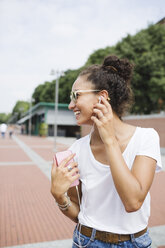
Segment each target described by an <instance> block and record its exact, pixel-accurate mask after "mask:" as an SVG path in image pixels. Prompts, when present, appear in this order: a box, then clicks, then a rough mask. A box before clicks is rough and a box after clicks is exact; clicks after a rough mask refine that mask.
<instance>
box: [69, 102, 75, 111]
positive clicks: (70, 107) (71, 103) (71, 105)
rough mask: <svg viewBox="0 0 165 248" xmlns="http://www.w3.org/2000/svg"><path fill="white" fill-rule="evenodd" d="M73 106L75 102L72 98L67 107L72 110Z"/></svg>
mask: <svg viewBox="0 0 165 248" xmlns="http://www.w3.org/2000/svg"><path fill="white" fill-rule="evenodd" d="M74 107H75V102H74V101H73V100H71V101H70V103H69V106H68V109H70V110H72V109H73V108H74Z"/></svg>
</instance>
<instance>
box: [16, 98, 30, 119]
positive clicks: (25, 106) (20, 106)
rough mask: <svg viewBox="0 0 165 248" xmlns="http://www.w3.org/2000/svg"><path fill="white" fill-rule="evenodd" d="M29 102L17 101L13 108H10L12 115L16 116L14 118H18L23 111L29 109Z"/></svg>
mask: <svg viewBox="0 0 165 248" xmlns="http://www.w3.org/2000/svg"><path fill="white" fill-rule="evenodd" d="M29 106H30V104H29V102H26V101H17V102H16V104H15V106H14V108H13V110H12V115H13V116H16V119H17V120H19V119H20V118H21V116H22V114H23V113H25V112H26V111H28V109H29Z"/></svg>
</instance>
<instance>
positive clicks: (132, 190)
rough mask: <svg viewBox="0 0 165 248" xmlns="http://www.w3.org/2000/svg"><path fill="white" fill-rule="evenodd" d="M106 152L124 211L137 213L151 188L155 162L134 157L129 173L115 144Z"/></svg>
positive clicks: (107, 148) (143, 157)
mask: <svg viewBox="0 0 165 248" xmlns="http://www.w3.org/2000/svg"><path fill="white" fill-rule="evenodd" d="M106 150H107V157H108V160H109V164H110V169H111V173H112V177H113V181H114V184H115V187H116V190H117V192H118V194H119V196H120V198H121V200H122V202H123V204H124V206H125V209H126V211H127V212H133V211H137V210H138V209H139V208H140V207H141V205H142V204H143V202H144V200H145V197H146V195H147V193H148V191H149V189H150V187H151V184H152V181H153V178H154V174H155V167H156V161H155V160H154V159H152V158H150V157H147V156H136V158H135V160H134V164H133V167H132V170H131V171H130V170H129V168H128V167H127V165H126V163H125V161H124V159H123V156H122V154H121V151H120V148H119V145H118V144H117V143H116V142H115V144H114V145H112V144H111V146H106Z"/></svg>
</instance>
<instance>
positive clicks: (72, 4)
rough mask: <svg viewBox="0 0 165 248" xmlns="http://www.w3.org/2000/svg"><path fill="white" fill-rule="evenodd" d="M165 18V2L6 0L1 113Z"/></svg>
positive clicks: (1, 21) (1, 19)
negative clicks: (101, 51) (57, 76)
mask: <svg viewBox="0 0 165 248" xmlns="http://www.w3.org/2000/svg"><path fill="white" fill-rule="evenodd" d="M163 17H165V1H164V0H157V1H155V0H115V1H114V0H0V113H9V112H12V109H13V107H14V105H15V104H16V102H17V101H18V100H23V101H30V99H31V96H32V94H33V92H34V90H35V88H36V87H37V86H38V85H39V84H42V83H44V82H45V81H52V80H53V79H54V78H55V75H51V73H50V72H51V70H52V69H53V70H54V71H57V70H58V71H65V70H67V69H77V68H79V67H80V66H83V65H84V64H85V62H86V61H87V59H88V57H89V56H90V54H91V53H93V52H94V51H96V50H97V49H100V48H105V47H106V46H112V45H115V44H116V43H117V42H118V41H120V40H121V39H122V38H124V37H125V36H127V34H131V35H134V34H136V33H137V32H138V31H140V30H141V29H145V28H147V26H148V25H149V24H154V23H156V22H158V21H159V20H161V19H162V18H163ZM68 94H69V93H68Z"/></svg>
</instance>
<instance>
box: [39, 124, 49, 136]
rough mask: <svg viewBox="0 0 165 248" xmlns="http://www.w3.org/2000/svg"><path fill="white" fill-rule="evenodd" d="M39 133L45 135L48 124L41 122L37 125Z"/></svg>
mask: <svg viewBox="0 0 165 248" xmlns="http://www.w3.org/2000/svg"><path fill="white" fill-rule="evenodd" d="M39 135H40V136H43V137H46V136H47V135H48V124H46V123H44V122H43V123H41V124H40V126H39Z"/></svg>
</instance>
